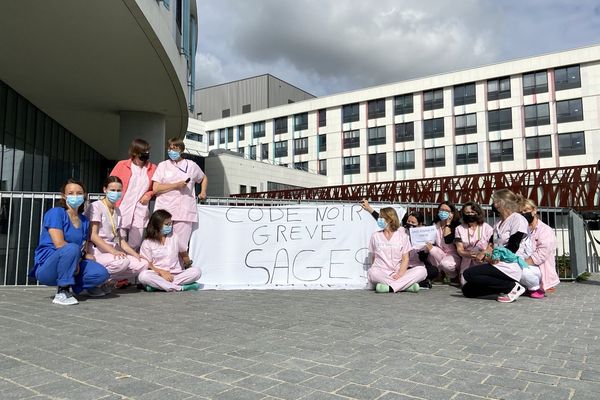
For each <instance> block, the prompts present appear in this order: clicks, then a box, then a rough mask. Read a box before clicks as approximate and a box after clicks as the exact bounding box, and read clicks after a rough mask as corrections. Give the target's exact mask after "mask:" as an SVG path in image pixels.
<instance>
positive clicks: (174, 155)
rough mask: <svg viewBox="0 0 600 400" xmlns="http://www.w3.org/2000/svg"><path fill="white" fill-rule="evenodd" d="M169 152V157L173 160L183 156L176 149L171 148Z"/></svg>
mask: <svg viewBox="0 0 600 400" xmlns="http://www.w3.org/2000/svg"><path fill="white" fill-rule="evenodd" d="M167 154H168V155H169V158H170V159H171V160H173V161H177V160H179V157H181V153H180V152H178V151H175V150H169V151H168V152H167Z"/></svg>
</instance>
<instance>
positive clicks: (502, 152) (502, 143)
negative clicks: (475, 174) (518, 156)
mask: <svg viewBox="0 0 600 400" xmlns="http://www.w3.org/2000/svg"><path fill="white" fill-rule="evenodd" d="M512 160H514V155H513V141H512V139H506V140H497V141H494V142H490V161H491V162H496V161H512Z"/></svg>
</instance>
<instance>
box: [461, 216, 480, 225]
mask: <svg viewBox="0 0 600 400" xmlns="http://www.w3.org/2000/svg"><path fill="white" fill-rule="evenodd" d="M478 219H479V218H478V217H477V215H469V214H465V215H463V221H465V222H466V223H467V224H470V223H473V222H477V220H478Z"/></svg>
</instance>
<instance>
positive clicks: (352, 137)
mask: <svg viewBox="0 0 600 400" xmlns="http://www.w3.org/2000/svg"><path fill="white" fill-rule="evenodd" d="M524 111H525V126H526V127H531V126H543V125H549V124H550V103H540V104H532V105H528V106H524ZM487 116H488V131H490V132H491V131H498V130H506V129H512V126H513V125H512V108H502V109H498V110H491V111H488V112H487ZM294 120H295V121H296V122H295V123H299V124H302V125H301V126H302V129H307V127H308V114H307V113H303V114H297V115H296V116H295V117H294ZM581 120H583V105H582V100H581V99H580V98H579V99H570V100H562V101H557V102H556V122H557V123H563V122H573V121H581ZM297 126H300V125H297ZM454 126H455V130H454V134H455V135H466V134H469V133H476V132H477V114H476V113H471V114H462V115H457V116H455V117H454ZM283 129H285V130H283ZM284 132H287V118H285V117H283V118H277V119H275V134H280V133H284ZM395 134H396V141H397V142H406V141H411V140H414V122H405V123H400V124H396V125H395ZM444 134H445V129H444V118H443V117H441V118H431V119H426V120H424V121H423V137H424V138H425V139H434V138H441V137H444ZM265 136H266V133H265V121H261V122H255V123H253V125H252V137H253V138H261V137H265ZM368 138H369V145H376V144H385V141H386V134H385V126H381V127H374V128H369V129H368ZM244 139H245V129H244V125H240V126H239V127H238V140H244ZM218 141H219V144H224V143H225V142H226V141H227V142H228V143H232V142H233V128H232V127H231V128H225V129H220V130H219V131H218ZM208 144H209V145H210V146H212V145H214V144H215V138H214V132H209V133H208ZM359 146H360V137H359V134H358V130H351V131H345V132H344V148H352V147H359ZM319 151H322V150H319Z"/></svg>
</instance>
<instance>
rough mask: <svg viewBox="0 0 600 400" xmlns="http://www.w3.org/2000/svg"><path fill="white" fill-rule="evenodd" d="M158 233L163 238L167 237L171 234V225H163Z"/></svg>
mask: <svg viewBox="0 0 600 400" xmlns="http://www.w3.org/2000/svg"><path fill="white" fill-rule="evenodd" d="M160 232H161V233H162V234H163V235H164V236H169V235H170V234H171V232H173V227H172V226H171V225H163V227H162V228H161V229H160Z"/></svg>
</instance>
